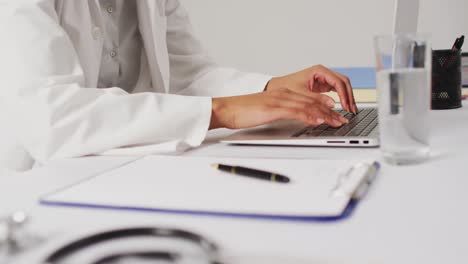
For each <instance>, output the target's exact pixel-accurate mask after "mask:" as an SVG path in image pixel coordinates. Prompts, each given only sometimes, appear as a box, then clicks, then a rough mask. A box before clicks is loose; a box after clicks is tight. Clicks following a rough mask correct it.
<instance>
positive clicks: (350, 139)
mask: <svg viewBox="0 0 468 264" xmlns="http://www.w3.org/2000/svg"><path fill="white" fill-rule="evenodd" d="M418 14H419V0H397V1H396V3H395V14H394V27H393V32H394V33H414V32H416V30H417V24H418ZM338 112H340V114H342V115H343V116H344V117H345V118H346V119H348V120H349V123H348V124H346V125H344V126H342V127H339V128H333V127H330V126H327V125H320V126H317V127H311V126H305V125H304V123H301V122H298V121H280V122H275V123H273V124H269V125H265V126H261V127H257V128H254V129H246V130H242V131H240V132H238V133H235V134H233V135H231V136H229V137H227V138H225V139H223V140H221V142H223V143H228V144H240V145H288V146H334V147H377V146H379V139H378V135H379V126H378V118H377V109H375V108H364V109H360V110H359V112H358V113H357V114H351V113H347V112H344V111H338Z"/></svg>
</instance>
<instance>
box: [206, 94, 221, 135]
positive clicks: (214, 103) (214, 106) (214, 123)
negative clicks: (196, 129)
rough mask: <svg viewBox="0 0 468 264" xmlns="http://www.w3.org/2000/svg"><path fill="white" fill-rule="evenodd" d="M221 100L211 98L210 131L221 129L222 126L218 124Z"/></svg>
mask: <svg viewBox="0 0 468 264" xmlns="http://www.w3.org/2000/svg"><path fill="white" fill-rule="evenodd" d="M221 101H222V100H221V99H220V98H213V99H211V121H210V128H209V129H210V130H211V129H216V128H222V127H223V126H222V125H221V123H220V121H219V120H220V119H219V115H220V109H221V108H222V107H221Z"/></svg>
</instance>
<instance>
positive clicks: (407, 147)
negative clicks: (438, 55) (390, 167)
mask: <svg viewBox="0 0 468 264" xmlns="http://www.w3.org/2000/svg"><path fill="white" fill-rule="evenodd" d="M374 43H375V52H376V70H377V91H378V108H379V130H380V147H381V150H382V153H383V156H384V159H385V160H386V161H387V162H389V163H391V164H412V163H419V162H422V161H424V160H426V159H428V158H429V154H430V153H429V120H428V119H429V111H430V107H431V105H430V103H431V68H432V49H431V43H430V41H429V38H428V36H426V35H418V34H396V35H388V36H377V37H375V39H374Z"/></svg>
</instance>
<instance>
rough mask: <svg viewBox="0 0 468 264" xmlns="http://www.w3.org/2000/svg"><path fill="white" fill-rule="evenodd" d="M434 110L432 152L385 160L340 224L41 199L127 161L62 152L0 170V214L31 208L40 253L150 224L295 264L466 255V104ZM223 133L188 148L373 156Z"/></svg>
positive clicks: (199, 152)
mask: <svg viewBox="0 0 468 264" xmlns="http://www.w3.org/2000/svg"><path fill="white" fill-rule="evenodd" d="M431 115H432V126H433V129H432V135H433V136H432V143H431V147H432V151H433V157H432V159H431V160H430V161H428V162H426V163H423V164H420V165H413V166H404V167H396V166H390V165H387V164H383V167H382V171H381V173H380V174H379V176H378V180H377V181H376V182H375V183H374V186H373V187H372V189H371V192H370V193H369V194H368V196H367V197H366V199H365V200H363V201H361V202H360V204H359V205H358V207H357V208H356V210H355V211H354V214H353V215H352V217H351V218H349V219H346V220H344V221H340V222H334V223H307V222H285V221H271V220H270V221H267V220H252V219H230V218H219V217H207V216H187V215H174V214H156V213H150V214H148V213H134V212H117V211H98V210H90V209H76V208H74V209H72V208H61V207H46V206H40V205H38V203H37V201H38V197H39V196H41V195H43V194H45V193H48V192H50V191H53V190H56V189H57V188H61V187H63V186H65V185H68V184H70V183H73V182H76V181H79V180H80V179H82V178H86V177H89V176H91V175H93V174H96V173H99V172H102V171H104V170H106V169H109V168H113V167H116V166H119V165H121V164H124V163H126V162H129V161H131V160H132V159H134V158H113V157H94V158H92V157H90V158H82V159H76V160H66V161H61V162H56V163H53V164H50V165H48V166H46V167H44V168H39V169H35V170H33V171H30V172H27V173H24V174H20V175H14V176H13V175H11V176H2V178H0V201H1V203H0V214H1V213H5V212H9V211H12V210H15V209H16V210H26V211H28V212H30V213H31V215H32V217H33V222H32V225H31V228H32V229H35V230H39V231H41V232H42V233H44V234H47V235H48V236H49V240H48V241H49V243H47V244H46V246H45V247H44V248H43V249H41V250H44V251H45V250H46V249H47V248H48V247H49V248H53V247H54V246H55V245H56V244H58V241H60V240H67V239H69V238H70V237H73V236H75V235H78V234H83V233H85V232H90V231H92V230H98V229H100V228H108V227H116V226H127V225H145V224H146V225H148V224H150V225H158V226H170V227H178V228H187V229H191V230H194V231H198V232H201V233H202V234H204V235H207V236H208V237H210V238H213V239H214V240H215V241H217V242H219V243H220V244H221V246H222V247H223V248H224V249H225V250H226V251H225V252H227V254H229V255H230V254H233V255H250V256H282V257H287V258H294V259H304V260H306V261H304V262H300V263H425V264H431V263H434V264H436V263H437V264H439V263H468V243H467V242H466V240H467V238H468V206H467V205H466V203H467V201H468V173H467V171H468V165H467V164H468V105H466V104H465V107H464V108H462V109H458V110H450V111H433V112H432V113H431ZM226 133H229V131H225V130H224V131H216V132H213V133H211V135H210V136H209V138H208V140H207V143H206V144H205V145H204V146H202V147H201V148H199V149H195V150H192V151H189V152H188V153H186V154H185V155H193V156H233V157H274V158H281V157H297V158H327V159H328V158H337V159H342V158H353V159H354V158H355V159H360V158H366V157H379V151H378V149H344V148H308V147H303V148H294V147H245V146H225V145H221V144H217V143H216V142H217V139H218V138H219V137H220V136H222V135H225V134H226ZM54 238H55V239H54ZM41 250H37V251H34V252H32V253H31V256H28V257H27V258H25V259H28V260H27V261H26V262H25V263H34V262H35V261H34V257H35V256H36V255H40V254H41V253H42V252H41ZM276 261H278V259H277V258H276ZM242 263H261V261H254V262H242ZM262 263H263V262H262ZM265 263H273V261H266V262H265ZM275 263H276V262H275ZM278 263H288V262H287V261H278ZM290 263H293V262H290ZM294 263H298V262H294Z"/></svg>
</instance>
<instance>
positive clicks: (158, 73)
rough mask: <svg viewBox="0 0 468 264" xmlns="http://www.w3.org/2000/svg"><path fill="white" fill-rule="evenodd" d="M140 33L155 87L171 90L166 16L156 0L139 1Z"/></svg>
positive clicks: (158, 89)
mask: <svg viewBox="0 0 468 264" xmlns="http://www.w3.org/2000/svg"><path fill="white" fill-rule="evenodd" d="M137 3H138V18H139V26H140V34H141V36H142V39H143V43H144V46H145V50H146V54H147V56H148V64H149V67H150V71H151V79H152V81H153V89H155V90H156V91H157V92H165V93H167V92H168V90H169V78H170V75H169V74H170V73H169V55H168V52H167V45H166V17H165V16H162V15H160V13H164V12H163V10H162V12H160V11H161V10H159V9H160V8H161V7H160V6H158V1H156V0H142V1H138V2H137Z"/></svg>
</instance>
